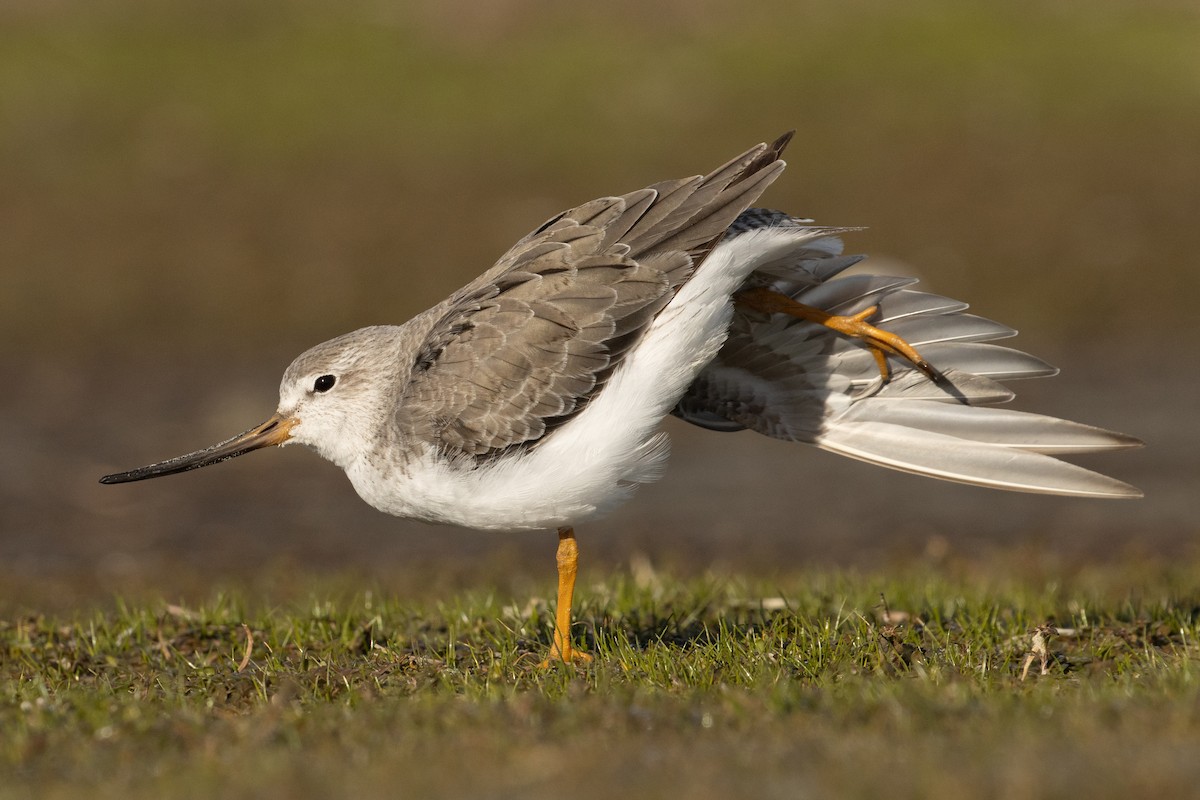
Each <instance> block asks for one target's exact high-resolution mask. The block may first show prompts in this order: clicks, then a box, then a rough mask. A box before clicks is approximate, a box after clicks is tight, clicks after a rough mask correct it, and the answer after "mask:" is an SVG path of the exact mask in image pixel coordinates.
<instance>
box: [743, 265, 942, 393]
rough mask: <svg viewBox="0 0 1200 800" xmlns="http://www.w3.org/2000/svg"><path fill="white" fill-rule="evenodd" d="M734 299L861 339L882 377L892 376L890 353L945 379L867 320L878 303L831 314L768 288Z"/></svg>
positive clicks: (934, 377)
mask: <svg viewBox="0 0 1200 800" xmlns="http://www.w3.org/2000/svg"><path fill="white" fill-rule="evenodd" d="M734 299H735V302H736V303H737V304H738V305H739V306H742V307H743V308H752V309H754V310H756V311H762V312H764V313H768V314H774V313H781V314H788V315H790V316H793V317H796V318H798V319H803V320H808V321H809V322H815V323H817V324H819V325H824V326H825V327H827V328H829V329H830V330H833V331H836V332H838V333H840V334H842V335H843V336H848V337H850V338H851V339H856V340H858V341H859V342H862V344H863V345H864V346H865V347H866V348H867V349H868V350H869V351H870V352H871V355H873V356H874V357H875V363H876V364H877V365H878V366H879V374H880V375H882V376H883V379H884V380H885V381H886V380H888V379H889V378H891V375H892V372H891V368H890V367H889V366H888V362H887V357H888V356H889V355H893V356H898V357H900V358H903V359H904V360H905V361H908V362H909V363H910V364H912V365H913V366H914V367H916V368H917V369H919V370H920V371H921V372H923V373H925V375H926V376H928V378H929V379H930V380H932V381H940V380H941V379H942V373H940V372H938V371H937V370H936V369H934V368H933V365H932V364H930V363H929V362H928V361H926V360H925V359H923V358H921V354H920V353H918V352H917V351H916V348H914V347H913V346H912V345H910V344H909V343H908V342H906V341H904V339H903V338H902V337H900V336H898V335H896V334H894V333H892V332H890V331H885V330H883V329H882V328H876V327H875V326H874V325H872V324H871V323H869V322H867V320H868V319H870V318H871V317H872V316H874V315H875V313H876V312H878V311H879V306H871V307H870V308H867V309H864V310H862V311H860V312H858V313H857V314H853V315H842V314H830V313H829V312H827V311H822V310H821V309H819V308H814V307H813V306H808V305H805V304H804V303H800V302H797V301H795V300H793V299H792V298H790V297H788V296H787V295H785V294H780V293H779V292H775V291H772V290H770V289H767V288H765V287H757V288H754V289H747V290H746V291H744V292H741V293H739V294H738V295H737V296H736V297H735V298H734Z"/></svg>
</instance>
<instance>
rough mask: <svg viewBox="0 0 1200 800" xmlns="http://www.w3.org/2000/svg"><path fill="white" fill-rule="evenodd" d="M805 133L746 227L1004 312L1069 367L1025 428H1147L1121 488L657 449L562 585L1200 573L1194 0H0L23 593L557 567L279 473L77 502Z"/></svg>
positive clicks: (12, 499)
mask: <svg viewBox="0 0 1200 800" xmlns="http://www.w3.org/2000/svg"><path fill="white" fill-rule="evenodd" d="M790 128H797V129H798V131H799V133H798V135H797V137H796V140H795V141H794V142H793V144H792V146H791V148H790V150H789V151H788V160H789V162H790V164H791V166H790V168H789V171H788V172H787V173H786V174H785V176H784V177H783V179H782V180H780V181H779V182H778V183H777V184H776V185H775V186H773V187H772V188H771V190H770V191H769V193H768V194H767V195H766V197H765V198H764V202H765V203H767V204H769V205H772V206H775V207H779V208H784V209H787V210H789V211H792V212H794V213H797V214H803V215H809V216H812V217H814V218H816V219H818V220H819V221H821V222H823V223H829V224H837V225H866V226H869V228H868V229H867V230H865V231H863V232H861V233H856V234H854V235H853V236H852V237H850V240H849V242H848V247H849V249H850V250H851V251H852V252H868V253H871V254H873V259H872V260H871V261H870V262H868V264H870V265H874V266H875V267H877V268H878V269H880V270H882V271H890V270H893V269H895V270H904V271H910V272H915V273H916V274H919V275H920V276H921V277H922V278H923V279H924V280H925V285H926V287H928V288H930V289H932V290H934V291H938V292H941V293H944V294H949V295H952V296H955V297H959V298H962V299H965V300H968V301H970V302H971V303H972V305H973V307H974V308H975V310H977V311H978V312H979V313H981V314H984V315H986V316H990V317H993V318H997V319H1000V320H1003V321H1004V322H1006V323H1009V324H1011V325H1014V326H1015V327H1018V328H1021V329H1022V336H1021V338H1019V339H1018V340H1017V345H1018V346H1020V347H1022V348H1024V349H1028V350H1030V351H1032V352H1035V353H1037V354H1039V355H1042V356H1044V357H1047V358H1048V359H1049V360H1051V361H1053V362H1056V363H1058V364H1059V365H1060V366H1063V367H1064V374H1063V375H1062V376H1060V377H1059V378H1056V379H1054V380H1052V381H1035V382H1031V383H1029V384H1028V385H1027V386H1026V385H1024V384H1023V385H1021V386H1020V387H1019V389H1020V390H1021V392H1022V395H1023V400H1024V401H1025V402H1024V404H1023V406H1022V407H1024V408H1028V409H1037V410H1042V411H1047V412H1049V413H1054V414H1058V415H1062V416H1066V417H1071V418H1075V419H1080V420H1083V421H1087V422H1092V423H1095V424H1099V425H1104V426H1108V427H1112V428H1117V429H1122V430H1126V431H1129V432H1131V433H1134V434H1136V435H1139V436H1142V437H1144V438H1146V439H1147V441H1148V442H1149V444H1150V447H1148V448H1147V449H1146V450H1143V451H1139V452H1137V453H1124V454H1120V455H1112V456H1108V457H1103V458H1095V459H1090V460H1089V461H1088V463H1089V465H1091V466H1094V467H1095V468H1098V469H1102V470H1104V471H1106V472H1110V473H1113V474H1115V475H1118V476H1119V477H1121V478H1124V479H1126V480H1129V481H1130V482H1132V483H1135V484H1138V485H1140V486H1142V487H1143V488H1144V489H1146V491H1147V498H1146V500H1144V501H1141V502H1138V503H1125V504H1111V503H1108V504H1106V503H1096V502H1088V501H1080V500H1063V499H1059V498H1044V497H1030V496H1020V495H1005V494H999V493H994V492H986V491H984V490H979V489H972V488H968V487H960V486H951V485H944V484H938V483H935V482H933V481H929V480H923V479H919V478H914V477H910V476H903V475H897V474H895V473H888V472H886V471H884V470H880V469H877V468H871V467H868V466H865V465H861V464H857V463H852V462H849V461H847V460H845V459H838V458H836V457H833V456H827V455H824V454H818V453H813V452H811V451H808V450H804V449H801V448H797V447H795V446H788V445H781V444H779V443H773V442H768V441H766V440H763V439H762V438H761V437H754V436H752V435H750V434H745V435H736V436H735V435H730V436H716V435H712V434H707V433H704V432H701V431H697V430H694V429H688V428H686V427H685V426H678V425H676V426H672V425H668V429H669V430H670V431H671V433H672V436H673V438H674V440H675V442H676V444H675V448H676V452H675V456H674V458H673V460H672V466H671V469H670V470H669V471H668V475H667V477H666V478H665V479H664V481H663V482H662V483H660V484H658V485H656V486H653V487H647V488H646V489H645V490H643V491H642V493H641V495H640V496H639V497H638V499H637V500H636V501H635V502H634V503H631V504H630V505H629V506H627V507H626V508H625V509H624V510H622V511H621V512H619V513H618V514H616V515H615V516H614V517H612V518H611V519H608V520H605V521H603V522H598V523H595V524H594V525H591V526H589V527H588V529H587V531H581V532H580V537H581V543H582V547H583V548H584V553H585V559H588V560H589V561H588V566H589V567H593V565H596V564H597V562H599V563H600V564H603V563H605V562H608V563H610V564H611V563H613V562H617V563H624V562H625V561H626V560H627V559H629V558H630V557H631V556H632V555H635V554H638V553H642V554H647V555H648V556H649V557H651V558H653V559H656V560H663V559H665V560H671V561H673V562H674V563H681V564H683V565H685V566H687V567H688V568H699V569H703V568H706V567H707V565H710V564H712V563H723V564H727V565H730V566H732V567H734V568H739V569H741V568H747V569H751V568H764V569H780V568H786V567H788V566H795V565H797V564H807V563H812V562H813V561H825V560H828V561H834V562H838V563H851V564H871V563H878V562H879V561H880V560H885V561H886V560H887V559H889V558H912V557H922V555H921V554H923V553H925V554H928V553H932V554H934V555H936V554H938V553H943V554H944V553H945V552H947V550H949V551H950V552H952V553H953V552H968V553H975V554H977V555H979V554H983V555H986V554H987V553H989V552H992V550H989V548H993V549H996V548H999V549H1002V550H1004V551H1005V552H1009V551H1012V550H1013V549H1014V548H1015V549H1018V550H1019V549H1020V548H1022V547H1028V548H1031V549H1039V550H1041V551H1046V550H1048V551H1050V552H1052V553H1058V554H1067V555H1068V556H1069V557H1071V558H1075V557H1079V558H1082V559H1085V560H1087V559H1098V558H1123V557H1125V556H1126V555H1128V554H1129V553H1131V552H1134V553H1140V554H1143V555H1146V554H1149V555H1154V556H1158V557H1167V558H1170V557H1173V556H1175V555H1179V554H1181V553H1185V552H1193V551H1194V550H1195V544H1196V542H1197V541H1200V537H1198V536H1197V534H1198V533H1200V511H1197V509H1196V504H1195V487H1196V485H1197V482H1198V481H1200V470H1198V469H1197V456H1196V453H1197V452H1200V441H1198V437H1197V433H1196V425H1195V423H1194V419H1195V397H1196V396H1197V394H1198V393H1200V373H1197V371H1196V369H1195V367H1196V365H1197V358H1196V355H1195V348H1194V346H1193V345H1192V342H1191V339H1192V338H1193V336H1194V335H1195V331H1196V327H1197V322H1198V321H1200V315H1198V314H1197V312H1196V310H1195V304H1196V297H1197V296H1198V294H1200V292H1198V289H1200V286H1198V279H1197V269H1196V260H1197V253H1198V252H1200V233H1198V231H1200V226H1198V225H1197V223H1196V221H1195V217H1196V216H1197V213H1198V212H1200V5H1197V4H1196V3H1195V2H1193V1H1192V0H1188V1H1187V2H1145V1H1143V2H1103V1H1100V0H1097V1H1095V2H1088V3H1069V2H1054V1H1053V0H1040V1H1039V0H1028V1H1026V2H1003V3H999V2H964V1H963V0H916V1H915V2H906V3H893V2H885V0H857V1H851V2H797V1H796V0H790V1H789V2H778V3H755V4H745V3H743V4H734V3H716V2H703V1H701V0H687V1H686V2H661V3H646V2H632V1H630V0H618V1H616V2H611V3H592V4H570V3H549V2H521V1H520V0H489V1H488V2H463V1H462V0H451V1H446V0H442V1H441V2H432V1H428V2H382V1H381V0H344V1H343V2H338V3H319V2H310V1H307V0H286V1H284V0H257V1H256V2H253V3H241V2H233V0H220V1H218V2H213V0H204V2H200V1H199V0H174V1H173V2H164V1H163V0H157V1H155V2H151V1H150V0H145V1H144V2H143V1H142V0H106V1H105V2H99V3H96V2H82V1H79V0H24V1H22V0H9V1H8V2H5V3H3V4H2V5H0V328H2V330H0V358H3V363H4V364H5V378H6V385H5V391H4V392H3V393H0V532H2V534H3V535H2V536H0V577H3V579H4V580H3V582H4V583H5V585H7V586H8V587H9V589H8V591H9V592H15V593H18V594H19V593H21V592H25V591H28V592H30V593H34V592H35V590H36V592H40V593H41V594H43V595H45V594H47V593H52V592H55V591H57V589H55V588H54V587H55V586H56V584H54V583H53V582H51V581H49V580H48V579H47V576H51V575H60V576H66V577H67V578H68V580H66V582H65V585H66V586H67V587H69V589H68V590H67V591H88V590H87V589H86V588H80V587H86V586H87V585H88V580H91V579H94V580H95V582H96V584H97V585H99V586H100V588H101V589H102V590H103V591H109V590H115V591H120V592H127V591H129V590H130V587H131V586H134V585H138V584H139V581H140V582H141V584H142V585H152V586H158V587H165V588H166V589H167V590H169V591H181V590H182V589H181V587H182V586H183V585H184V584H185V583H186V582H187V581H192V582H193V585H197V586H199V587H201V589H200V591H203V587H204V586H207V582H209V581H211V580H213V579H214V576H216V578H218V579H229V578H231V577H233V578H237V577H238V576H247V578H246V579H247V580H259V579H261V578H262V576H263V575H265V574H269V573H270V571H271V569H274V570H275V572H274V573H270V574H276V575H279V574H292V572H293V570H292V566H299V567H302V568H305V569H309V570H316V571H321V570H328V569H349V570H359V571H362V572H365V573H369V574H372V575H375V576H377V577H380V576H382V579H384V580H386V581H389V582H390V583H389V585H392V586H396V585H399V584H400V583H401V582H402V580H403V577H402V576H408V577H411V576H413V575H414V574H415V575H417V576H418V577H428V576H429V575H430V574H440V575H446V574H450V575H455V574H460V575H461V577H462V579H463V581H464V582H467V581H469V580H470V577H469V576H467V575H466V573H469V572H470V571H471V570H476V569H477V570H478V571H479V572H481V573H483V574H484V575H487V576H489V577H488V578H487V579H488V580H499V578H497V577H496V576H500V575H512V574H518V575H519V574H531V575H535V576H536V578H535V580H538V581H547V580H549V578H550V570H551V569H552V561H551V552H552V547H553V535H552V534H528V535H525V536H514V537H490V536H482V535H479V534H475V533H470V532H463V531H457V530H453V529H431V528H428V527H426V526H422V525H418V524H415V523H406V522H403V521H400V520H396V519H392V518H389V517H385V516H384V515H381V514H378V513H377V512H375V511H373V510H371V509H369V508H367V507H366V506H365V505H364V504H362V503H361V502H360V501H359V500H358V499H357V498H356V497H355V496H354V494H353V492H352V490H351V489H350V487H349V486H348V485H347V483H346V481H345V480H344V478H342V476H340V475H339V474H337V472H336V470H334V469H333V468H331V467H329V466H328V465H325V464H321V463H320V462H319V461H318V460H317V459H316V458H315V457H313V456H312V455H311V454H307V453H303V452H301V451H300V448H289V449H288V450H286V451H284V452H282V453H270V454H256V455H254V456H251V457H249V458H247V459H244V460H239V461H237V462H235V463H234V464H231V465H227V466H222V467H220V468H215V469H212V470H203V471H201V472H199V473H194V474H190V475H188V476H186V477H180V478H172V479H167V480H163V481H153V482H150V483H147V484H137V485H134V486H122V487H101V486H98V485H97V484H96V479H97V478H98V477H99V476H100V475H101V474H104V473H105V472H111V471H115V470H117V469H124V468H129V467H132V466H135V465H137V464H142V463H147V462H149V461H153V460H157V459H161V458H164V457H167V456H171V455H176V454H178V453H180V452H185V451H189V450H193V449H196V448H198V447H201V446H203V445H206V444H209V443H211V442H213V441H217V440H218V439H222V438H225V437H227V436H229V435H231V434H233V433H235V432H237V431H240V430H243V429H245V428H247V427H249V426H250V425H252V424H255V423H257V422H259V421H261V420H262V419H263V418H265V417H266V415H267V414H269V413H270V411H271V410H272V408H273V406H274V402H275V387H276V385H277V381H278V379H279V375H280V374H281V372H282V369H283V368H284V367H285V366H286V364H287V363H288V361H290V359H291V358H292V357H293V356H295V355H296V354H298V353H299V352H301V351H302V350H304V349H305V348H307V347H309V346H311V345H312V344H315V343H316V342H319V341H321V340H323V339H326V338H329V337H331V336H333V335H336V334H339V333H342V332H345V331H347V330H350V329H352V328H356V327H359V326H362V325H366V324H373V323H387V322H395V323H398V322H402V321H403V320H405V319H407V318H408V317H409V316H410V315H411V314H413V313H415V312H417V311H419V310H421V309H423V308H425V307H427V306H429V305H431V304H432V303H434V302H436V301H438V300H440V299H441V298H442V297H444V296H445V295H446V294H448V293H449V292H450V291H452V290H453V289H455V288H457V287H458V286H460V285H461V284H463V283H465V282H466V281H468V280H469V279H471V278H473V277H474V276H475V275H477V274H478V273H480V272H481V271H482V270H484V269H485V268H486V267H488V266H489V265H490V264H491V263H492V261H493V260H494V259H495V258H496V257H497V256H498V255H499V254H500V253H502V252H503V251H504V250H505V249H506V248H507V247H508V246H509V245H510V244H511V243H512V242H513V241H515V240H516V239H517V238H519V237H520V236H521V235H523V234H524V233H525V232H526V231H528V230H530V229H531V228H533V227H534V226H536V225H538V224H539V223H540V222H542V221H543V220H544V219H545V218H547V217H548V216H550V215H551V214H553V213H556V212H557V211H559V210H561V209H562V208H565V207H568V206H570V205H572V204H576V203H579V202H582V201H585V200H588V199H590V198H593V197H596V196H600V195H606V194H614V193H619V192H624V191H628V190H632V189H636V188H640V187H642V186H645V185H646V184H648V183H650V182H653V181H657V180H660V179H664V178H671V177H677V176H682V175H689V174H695V173H699V172H703V171H706V170H708V169H710V168H711V167H713V166H715V165H717V164H719V163H721V162H723V161H724V160H725V159H727V158H729V157H730V156H732V155H733V154H735V153H737V152H740V151H741V150H743V149H744V148H746V147H748V146H750V145H751V144H753V143H755V142H759V141H762V140H765V139H769V138H771V137H774V136H776V135H777V134H779V133H780V132H782V131H784V130H787V129H790ZM547 536H548V537H549V539H547V538H546V537H547ZM451 554H458V555H459V556H461V558H459V559H454V558H451ZM590 559H595V560H594V561H593V560H590ZM280 564H282V565H283V566H282V567H280V566H279V565H280ZM272 565H274V566H272ZM406 567H408V568H410V569H408V570H407V571H406V570H405V568H406ZM455 570H458V571H459V572H458V573H456V572H455ZM593 574H595V573H593ZM540 585H541V584H539V586H540ZM14 587H15V588H14ZM47 587H49V588H47ZM23 596H24V597H30V596H34V594H26V595H23Z"/></svg>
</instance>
